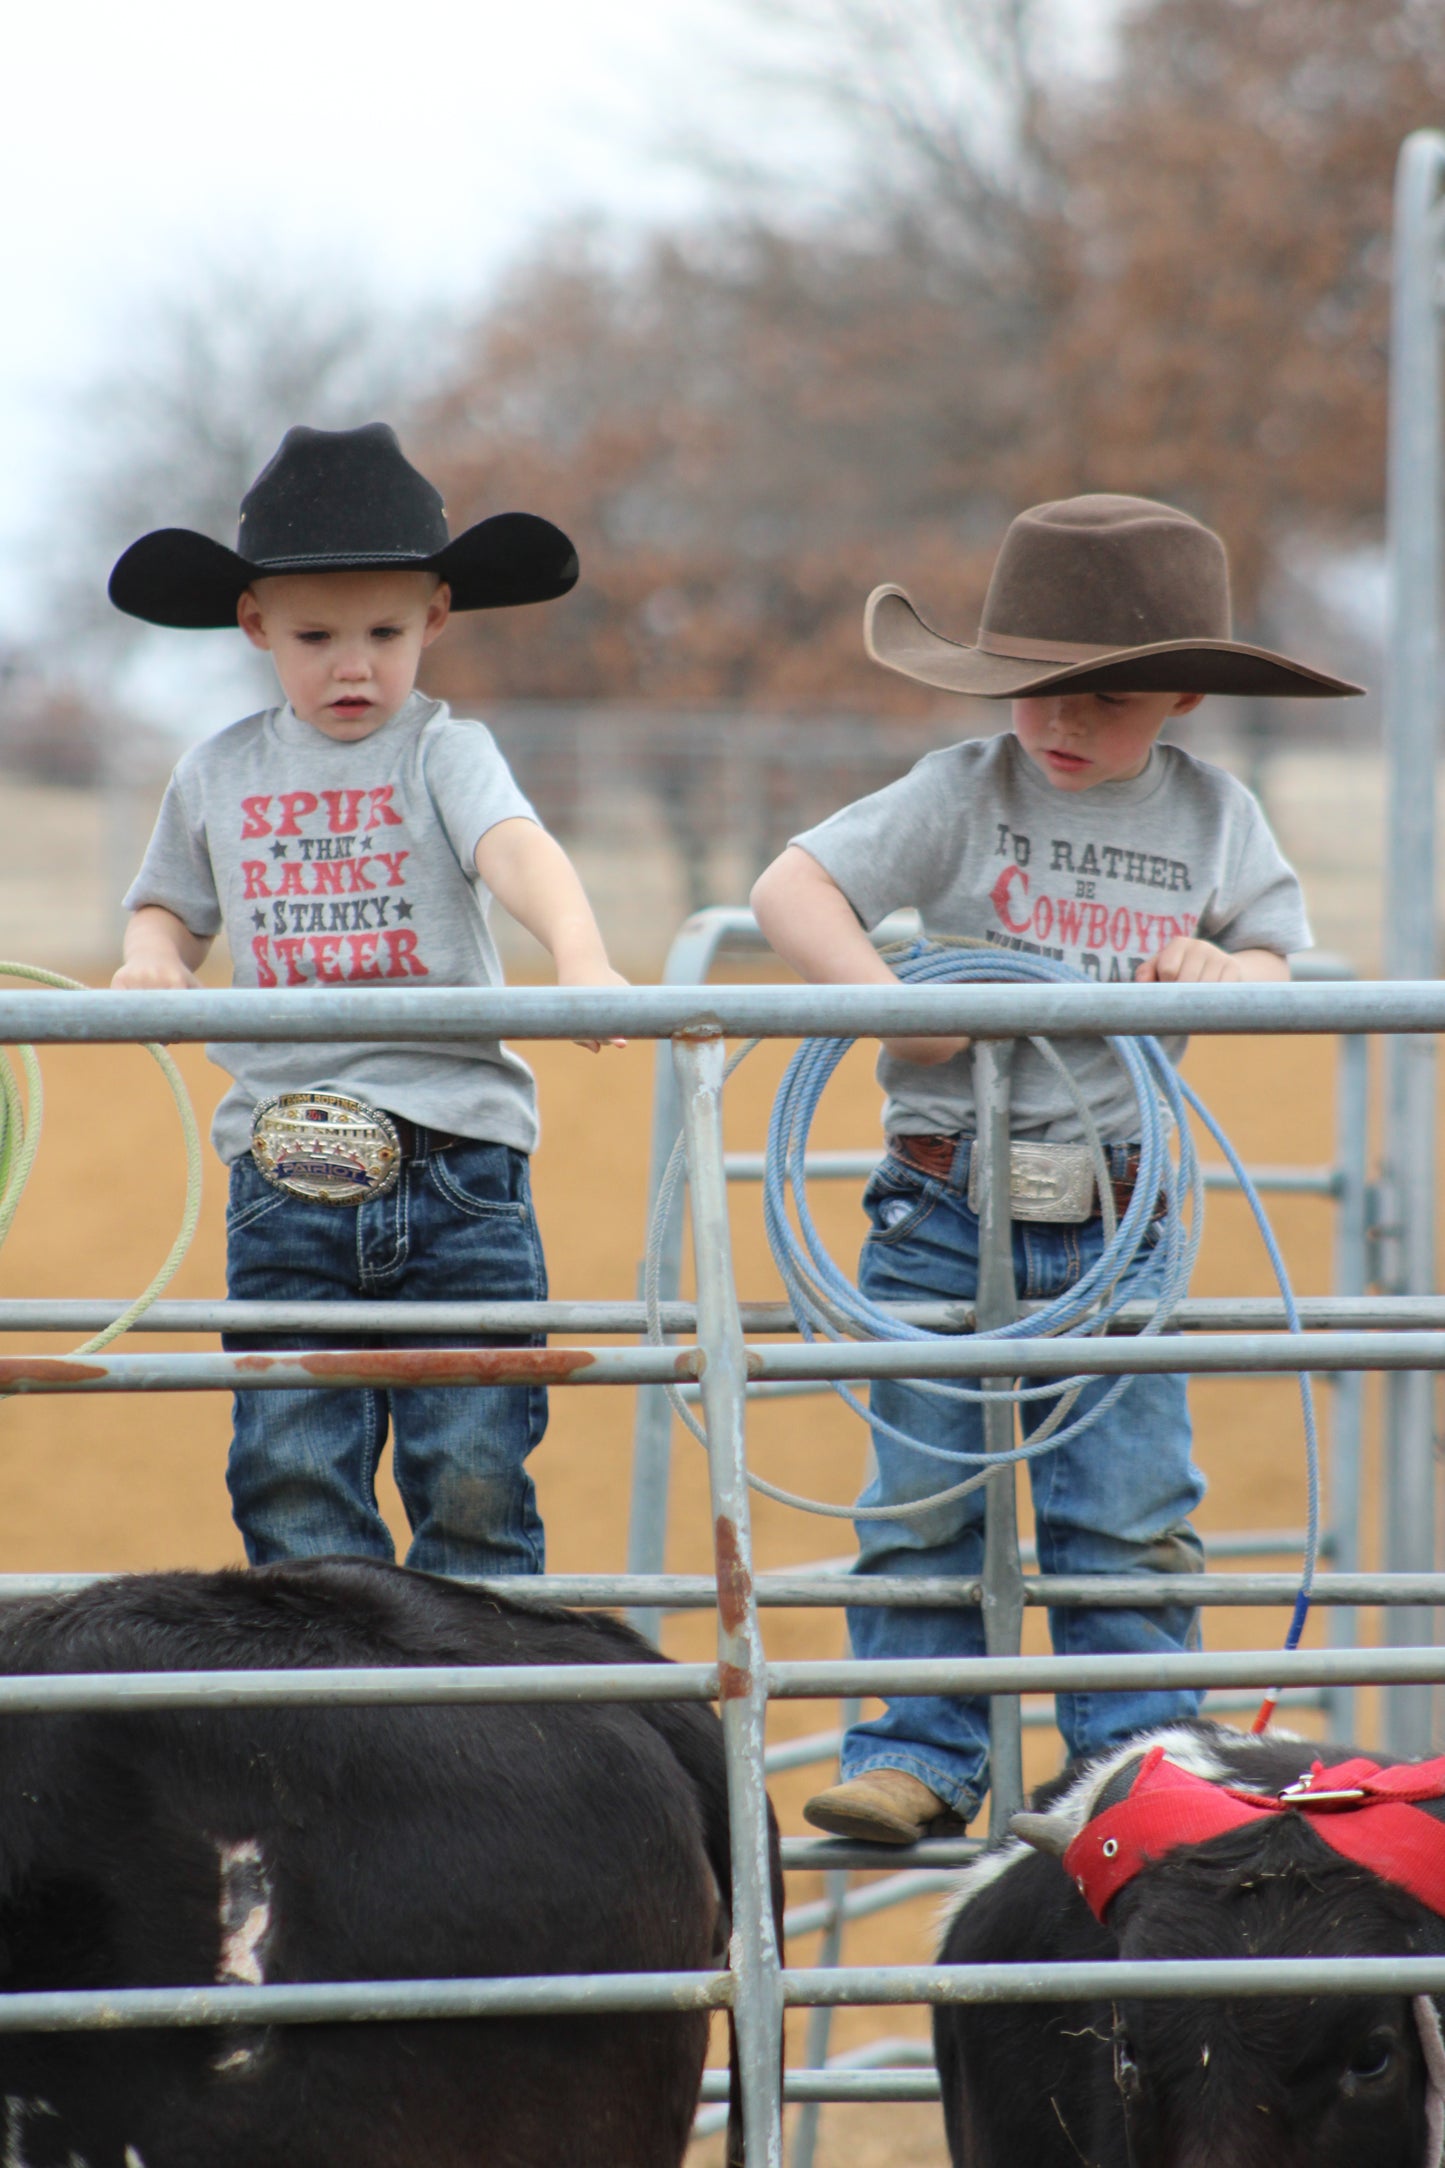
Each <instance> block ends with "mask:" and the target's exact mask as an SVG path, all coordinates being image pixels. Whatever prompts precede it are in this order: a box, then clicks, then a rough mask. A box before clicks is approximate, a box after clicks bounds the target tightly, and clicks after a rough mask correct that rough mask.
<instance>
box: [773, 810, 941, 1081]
mask: <svg viewBox="0 0 1445 2168" xmlns="http://www.w3.org/2000/svg"><path fill="white" fill-rule="evenodd" d="M752 906H753V915H754V917H755V918H756V919H757V922H758V924H759V926H761V928H762V930H763V932H764V934H765V935H766V936H767V939H768V941H769V943H770V944H771V946H772V947H773V948H774V949H775V950H776V951H777V953H778V955H779V956H781V957H782V959H783V961H784V963H789V964H791V965H792V967H793V969H794V970H795V971H796V972H797V973H798V975H799V977H800V978H804V979H811V980H812V981H813V983H814V984H815V985H817V984H821V985H825V986H896V985H897V983H898V980H897V978H896V976H895V974H894V973H893V972H892V971H891V970H890V969H889V967H888V965H887V964H886V963H885V962H884V961H883V958H882V957H881V956H880V955H879V953H878V951H877V949H875V948H874V946H873V943H872V942H871V941H870V940H869V938H868V936H867V934H866V933H865V932H864V930H863V928H862V926H861V925H860V924H859V923H858V914H857V913H856V912H855V910H854V909H853V906H852V904H851V903H850V902H849V901H848V898H847V897H846V896H845V895H844V893H843V891H842V889H841V888H840V887H839V886H838V884H837V882H836V881H835V880H834V879H833V877H832V875H831V874H829V873H825V872H824V871H823V868H822V867H821V866H820V865H819V864H818V861H817V859H816V858H813V857H811V856H810V855H809V853H808V852H807V851H805V850H800V849H799V847H798V845H797V844H796V843H790V844H789V845H788V848H787V849H786V850H785V851H784V852H783V854H782V856H781V858H775V859H774V860H773V863H772V864H771V865H770V866H769V867H768V868H767V870H766V871H765V872H763V873H760V874H759V875H758V878H757V880H756V881H755V882H754V884H753V893H752ZM883 1044H884V1045H885V1046H886V1047H887V1049H888V1051H889V1053H890V1054H896V1055H897V1056H898V1059H899V1060H900V1061H914V1062H922V1063H925V1064H927V1065H930V1066H931V1065H932V1064H934V1063H936V1062H941V1061H949V1060H951V1059H952V1057H953V1056H954V1055H955V1054H961V1053H962V1052H963V1050H964V1048H965V1047H966V1046H967V1045H968V1041H967V1039H885V1040H884V1041H883Z"/></svg>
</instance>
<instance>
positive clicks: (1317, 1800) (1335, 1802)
mask: <svg viewBox="0 0 1445 2168" xmlns="http://www.w3.org/2000/svg"><path fill="white" fill-rule="evenodd" d="M1275 1797H1276V1798H1277V1799H1281V1800H1288V1802H1289V1804H1290V1805H1291V1806H1293V1805H1294V1804H1295V1803H1296V1802H1298V1803H1299V1805H1300V1806H1311V1807H1337V1806H1344V1805H1346V1804H1347V1803H1348V1804H1351V1805H1352V1804H1353V1803H1354V1802H1355V1801H1356V1800H1358V1799H1368V1797H1369V1793H1368V1792H1367V1791H1366V1790H1365V1788H1364V1786H1363V1785H1362V1784H1355V1785H1352V1786H1348V1787H1347V1788H1346V1789H1345V1790H1343V1791H1338V1792H1317V1791H1315V1790H1313V1788H1312V1787H1311V1784H1310V1780H1309V1778H1308V1777H1307V1776H1304V1777H1296V1778H1295V1780H1294V1782H1293V1784H1286V1786H1285V1788H1284V1790H1283V1791H1282V1792H1276V1794H1275Z"/></svg>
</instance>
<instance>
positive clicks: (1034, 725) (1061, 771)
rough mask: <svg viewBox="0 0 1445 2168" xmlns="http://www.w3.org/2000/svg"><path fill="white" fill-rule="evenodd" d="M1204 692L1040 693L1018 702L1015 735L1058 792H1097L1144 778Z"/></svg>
mask: <svg viewBox="0 0 1445 2168" xmlns="http://www.w3.org/2000/svg"><path fill="white" fill-rule="evenodd" d="M1203 697H1204V695H1203V694H1202V693H1071V692H1061V693H1038V694H1035V695H1033V696H1032V697H1030V698H1029V699H1027V700H1015V701H1014V703H1013V726H1014V735H1015V737H1016V738H1017V739H1018V741H1019V744H1020V745H1021V746H1022V747H1023V749H1024V751H1025V753H1027V755H1028V757H1029V759H1030V760H1031V761H1032V762H1033V764H1034V766H1035V767H1036V768H1037V769H1038V770H1039V773H1040V774H1041V775H1044V776H1046V777H1047V778H1048V780H1049V782H1050V783H1051V784H1052V785H1053V787H1054V789H1055V790H1071V791H1079V790H1092V789H1093V788H1094V786H1095V784H1097V783H1125V782H1128V781H1129V780H1130V778H1131V777H1133V776H1136V775H1142V774H1143V772H1144V769H1145V766H1146V765H1147V763H1148V759H1149V754H1150V751H1151V750H1152V748H1153V744H1154V740H1155V739H1156V738H1157V737H1158V735H1159V733H1160V731H1161V730H1162V729H1163V728H1164V725H1165V724H1166V723H1167V722H1168V720H1169V718H1170V716H1171V715H1188V714H1189V712H1190V710H1191V709H1193V708H1197V707H1198V705H1199V703H1200V701H1201V700H1202V699H1203Z"/></svg>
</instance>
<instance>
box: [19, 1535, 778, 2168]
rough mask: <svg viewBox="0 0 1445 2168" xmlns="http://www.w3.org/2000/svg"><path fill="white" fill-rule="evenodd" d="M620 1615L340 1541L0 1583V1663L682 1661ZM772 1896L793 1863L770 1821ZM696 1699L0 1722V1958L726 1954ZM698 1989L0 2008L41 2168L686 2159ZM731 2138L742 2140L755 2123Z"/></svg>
mask: <svg viewBox="0 0 1445 2168" xmlns="http://www.w3.org/2000/svg"><path fill="white" fill-rule="evenodd" d="M661 1660H662V1659H660V1658H656V1657H655V1656H654V1652H653V1651H652V1650H651V1649H650V1648H648V1647H647V1645H646V1644H644V1643H643V1642H642V1641H641V1640H640V1639H639V1638H638V1637H637V1636H636V1635H634V1634H633V1633H631V1632H630V1631H629V1630H628V1629H627V1628H626V1627H625V1626H622V1625H621V1624H619V1623H618V1622H616V1621H615V1620H612V1619H609V1618H605V1617H596V1616H593V1617H580V1616H574V1615H572V1614H568V1613H561V1612H557V1611H552V1610H546V1609H540V1608H534V1607H532V1606H530V1605H529V1606H528V1607H526V1608H523V1607H521V1606H520V1605H517V1604H513V1603H510V1602H508V1601H506V1600H504V1599H501V1598H499V1597H495V1596H491V1595H488V1594H487V1593H485V1592H484V1591H481V1590H471V1589H464V1588H459V1587H455V1586H451V1585H449V1584H447V1583H445V1582H442V1581H436V1580H431V1579H428V1578H427V1577H425V1576H421V1575H416V1574H408V1573H405V1572H401V1571H399V1570H397V1569H395V1568H389V1567H382V1566H372V1565H365V1564H360V1563H346V1562H340V1561H323V1562H319V1563H317V1564H314V1565H308V1566H289V1567H273V1568H267V1569H264V1570H262V1571H259V1572H255V1573H247V1574H241V1573H224V1574H206V1575H200V1574H173V1575H155V1576H146V1577H139V1578H136V1579H132V1580H127V1581H117V1582H109V1583H104V1584H101V1585H99V1586H97V1587H95V1588H93V1589H90V1590H87V1591H85V1592H84V1593H82V1594H80V1595H77V1596H74V1597H70V1598H66V1599H61V1600H57V1601H46V1602H40V1603H26V1604H23V1605H16V1606H13V1607H10V1608H8V1609H6V1610H4V1611H3V1612H0V1671H3V1672H5V1673H23V1672H44V1673H54V1672H60V1671H92V1672H93V1671H173V1670H182V1669H204V1670H222V1669H251V1668H265V1667H276V1668H282V1667H292V1666H305V1667H317V1666H331V1665H401V1664H542V1663H548V1664H553V1663H566V1664H579V1663H581V1664H589V1663H615V1662H630V1663H639V1662H648V1661H659V1662H660V1661H661ZM773 1870H774V1882H775V1888H774V1901H775V1904H776V1905H777V1906H778V1908H779V1911H781V1877H780V1873H779V1869H778V1860H777V1850H776V1841H775V1843H774V1858H773ZM728 1891H729V1862H728V1838H727V1804H726V1788H725V1778H724V1767H723V1755H722V1743H721V1731H720V1727H719V1725H718V1723H717V1719H716V1717H715V1716H714V1715H713V1713H712V1711H711V1710H710V1709H707V1708H703V1707H699V1706H697V1705H695V1704H694V1705H689V1704H682V1703H672V1704H668V1703H661V1702H659V1703H650V1704H632V1705H626V1704H618V1705H603V1704H580V1705H572V1706H559V1705H547V1704H536V1705H532V1706H529V1707H516V1708H513V1707H503V1706H496V1705H494V1706H489V1707H485V1708H479V1707H471V1708H462V1707H448V1708H427V1709H421V1708H406V1709H402V1708H387V1709H378V1708H372V1709H337V1708H327V1709H320V1708H310V1709H297V1710H277V1711H272V1710H255V1709H252V1710H239V1711H231V1712H226V1711H202V1710H177V1711H170V1712H155V1713H136V1714H125V1713H122V1712H120V1711H116V1712H114V1713H112V1712H109V1711H107V1712H103V1713H96V1714H86V1715H75V1716H46V1717H16V1716H10V1717H6V1718H4V1719H3V1720H0V1988H3V1989H4V1990H7V1991H15V1990H20V1989H43V1988H62V1987H97V1988H99V1987H110V1986H176V1985H187V1984H201V1985H204V1984H210V1983H214V1982H216V1981H218V1980H221V1981H251V1982H259V1981H263V1980H264V1981H266V1982H279V1981H295V1980H365V1979H382V1978H402V1979H404V1978H430V1977H447V1976H466V1975H487V1974H503V1973H579V1972H631V1971H654V1970H665V1971H672V1970H679V1971H685V1970H695V1969H707V1968H711V1967H715V1966H717V1965H719V1964H721V1963H722V1962H724V1961H725V1956H724V1953H725V1949H726V1942H727V1934H728ZM707 2033H708V2019H707V2016H706V2015H705V2014H704V2013H684V2014H679V2015H657V2016H652V2015H614V2016H598V2017H585V2018H580V2017H578V2018H574V2017H565V2018H564V2017H553V2018H538V2019H528V2020H520V2019H484V2020H477V2021H466V2022H444V2023H436V2022H429V2021H419V2022H415V2023H411V2024H363V2025H352V2026H343V2025H320V2026H299V2027H298V2026H275V2027H270V2028H259V2027H258V2028H256V2029H255V2030H252V2031H249V2032H245V2033H235V2032H231V2031H225V2032H219V2031H218V2032H207V2033H199V2032H183V2031H161V2030H157V2031H154V2032H145V2033H126V2034H118V2035H109V2036H108V2035H106V2034H103V2033H88V2034H49V2035H44V2034H37V2035H29V2036H20V2035H14V2034H0V2094H3V2095H4V2096H5V2114H6V2117H7V2129H6V2131H5V2134H4V2142H3V2147H0V2152H3V2158H4V2159H5V2160H6V2161H7V2162H9V2163H12V2164H14V2168H22V2164H24V2168H48V2164H49V2163H50V2162H51V2161H52V2160H53V2161H54V2162H55V2163H57V2168H336V2164H338V2163H341V2162H345V2163H347V2164H348V2168H421V2164H423V2163H425V2164H426V2168H463V2164H465V2168H478V2164H480V2163H485V2164H486V2168H584V2164H585V2168H676V2164H677V2163H678V2162H679V2161H680V2160H681V2158H682V2155H683V2152H684V2149H685V2147H686V2144H687V2139H688V2132H689V2128H690V2125H691V2120H692V2115H693V2111H694V2107H695V2104H696V2100H697V2094H698V2085H699V2077H700V2072H701V2067H702V2062H703V2057H704V2053H705V2048H706V2041H707ZM734 2150H735V2151H736V2150H738V2148H737V2146H736V2144H735V2146H734Z"/></svg>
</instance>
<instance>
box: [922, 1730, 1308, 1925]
mask: <svg viewBox="0 0 1445 2168" xmlns="http://www.w3.org/2000/svg"><path fill="white" fill-rule="evenodd" d="M1294 1737H1296V1734H1295V1733H1294V1732H1288V1731H1271V1732H1270V1733H1269V1734H1268V1738H1266V1737H1265V1736H1264V1735H1262V1734H1256V1733H1254V1732H1249V1731H1240V1732H1231V1733H1230V1734H1229V1741H1228V1743H1229V1747H1230V1751H1231V1752H1234V1751H1235V1750H1236V1749H1238V1748H1239V1747H1257V1746H1264V1745H1267V1744H1268V1743H1270V1741H1275V1740H1280V1739H1293V1738H1294ZM1155 1746H1162V1747H1163V1749H1164V1751H1165V1753H1166V1754H1167V1755H1168V1756H1169V1759H1170V1760H1171V1761H1173V1762H1177V1763H1178V1764H1179V1766H1180V1768H1181V1769H1187V1770H1188V1771H1189V1773H1190V1775H1191V1776H1196V1777H1203V1778H1205V1779H1206V1781H1207V1782H1208V1783H1210V1784H1219V1783H1222V1782H1223V1781H1224V1780H1225V1779H1226V1778H1228V1777H1231V1776H1233V1775H1234V1774H1235V1772H1234V1771H1233V1770H1231V1769H1230V1768H1229V1766H1228V1764H1227V1763H1225V1762H1223V1761H1221V1760H1220V1759H1219V1757H1218V1755H1217V1754H1216V1753H1215V1752H1214V1751H1213V1748H1212V1744H1211V1741H1210V1740H1209V1738H1208V1737H1207V1736H1201V1734H1200V1733H1199V1732H1197V1731H1190V1730H1185V1729H1184V1728H1182V1727H1181V1728H1179V1729H1176V1728H1175V1727H1174V1726H1173V1725H1172V1724H1164V1725H1161V1726H1160V1728H1159V1729H1158V1730H1157V1731H1141V1732H1138V1733H1136V1734H1135V1736H1134V1737H1133V1738H1132V1739H1129V1740H1127V1741H1126V1742H1125V1744H1124V1745H1123V1746H1120V1747H1115V1748H1114V1749H1113V1751H1112V1752H1111V1753H1108V1754H1104V1755H1101V1756H1100V1758H1099V1759H1098V1760H1097V1761H1091V1762H1086V1763H1085V1764H1084V1766H1083V1768H1082V1769H1080V1771H1079V1774H1078V1775H1077V1777H1075V1779H1074V1781H1073V1783H1072V1784H1071V1785H1070V1786H1069V1789H1068V1790H1067V1791H1066V1792H1065V1793H1064V1794H1063V1795H1062V1796H1061V1797H1060V1798H1058V1799H1056V1800H1055V1801H1054V1803H1053V1805H1052V1806H1051V1807H1050V1808H1049V1809H1048V1810H1047V1811H1048V1814H1049V1816H1050V1819H1051V1820H1057V1821H1061V1822H1072V1824H1073V1827H1074V1834H1075V1836H1077V1835H1078V1833H1079V1831H1080V1830H1081V1829H1082V1828H1083V1826H1084V1824H1085V1823H1086V1822H1087V1821H1088V1819H1089V1816H1090V1814H1091V1813H1092V1812H1093V1807H1094V1801H1095V1800H1096V1799H1097V1798H1098V1796H1099V1794H1100V1792H1102V1791H1103V1789H1104V1787H1105V1786H1106V1785H1107V1784H1108V1783H1109V1782H1110V1781H1111V1779H1112V1778H1113V1777H1114V1776H1116V1775H1117V1773H1118V1771H1119V1770H1120V1769H1121V1768H1122V1767H1123V1765H1124V1763H1125V1762H1127V1761H1132V1760H1133V1759H1134V1758H1135V1756H1136V1755H1140V1754H1146V1753H1147V1752H1148V1751H1149V1749H1150V1748H1151V1747H1155ZM1031 1849H1032V1847H1031V1846H1030V1845H1027V1844H1025V1842H1024V1840H1023V1838H1022V1837H1010V1838H1009V1839H1008V1840H1007V1842H1006V1843H1004V1844H1001V1845H1000V1846H999V1847H998V1849H997V1850H996V1851H995V1850H994V1849H993V1848H992V1847H990V1849H989V1850H988V1851H986V1852H980V1853H979V1856H978V1858H977V1859H975V1860H973V1861H972V1862H971V1863H970V1864H969V1865H968V1866H967V1867H964V1868H963V1869H961V1871H960V1873H959V1878H958V1881H957V1883H956V1884H955V1886H954V1888H953V1889H952V1890H951V1891H950V1892H949V1894H948V1896H947V1897H946V1898H945V1899H944V1902H943V1908H942V1910H941V1912H940V1913H939V1917H938V1940H939V1946H940V1947H941V1946H942V1944H943V1943H944V1942H945V1941H946V1940H947V1937H948V1932H949V1929H950V1928H951V1927H952V1925H953V1923H954V1921H955V1920H956V1919H957V1918H958V1916H959V1914H960V1913H961V1912H962V1910H963V1908H964V1906H965V1905H967V1904H970V1903H972V1901H973V1899H974V1898H975V1897H977V1896H978V1895H979V1894H980V1893H981V1892H982V1891H983V1890H986V1889H989V1888H991V1887H992V1885H993V1884H994V1883H995V1882H996V1881H997V1880H998V1878H999V1876H1000V1875H1001V1874H1007V1873H1008V1871H1009V1869H1010V1867H1016V1866H1017V1865H1018V1863H1019V1861H1020V1860H1021V1859H1024V1858H1026V1857H1027V1855H1028V1853H1029V1852H1030V1851H1031Z"/></svg>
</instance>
